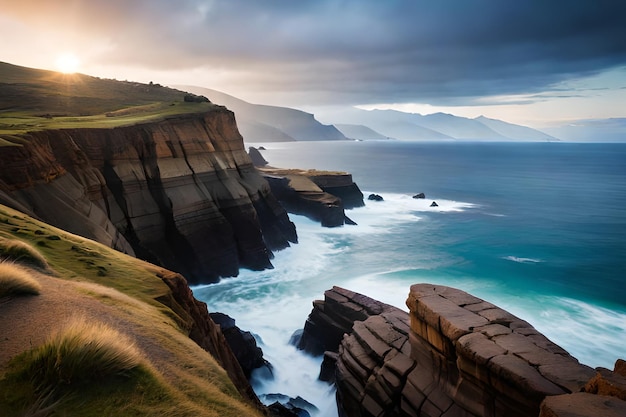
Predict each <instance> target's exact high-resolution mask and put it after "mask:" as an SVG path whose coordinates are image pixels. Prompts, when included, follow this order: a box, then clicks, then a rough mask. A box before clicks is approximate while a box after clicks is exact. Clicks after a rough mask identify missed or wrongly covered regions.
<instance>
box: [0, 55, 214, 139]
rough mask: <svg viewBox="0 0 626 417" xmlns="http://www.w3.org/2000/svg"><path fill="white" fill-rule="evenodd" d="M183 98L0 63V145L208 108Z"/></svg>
mask: <svg viewBox="0 0 626 417" xmlns="http://www.w3.org/2000/svg"><path fill="white" fill-rule="evenodd" d="M185 95H186V93H185V92H183V91H179V90H174V89H172V88H167V87H163V86H160V85H158V84H152V83H151V84H141V83H135V82H128V81H117V80H106V79H101V78H97V77H91V76H88V75H84V74H63V73H59V72H54V71H46V70H39V69H33V68H26V67H20V66H16V65H11V64H7V63H3V62H0V142H2V140H3V139H4V141H5V143H4V145H10V144H19V141H16V140H15V138H13V137H12V135H16V134H20V133H25V132H28V131H33V130H45V129H62V128H80V127H84V128H89V127H116V126H123V125H131V124H136V123H139V122H145V121H151V120H158V119H162V118H164V117H167V116H172V115H176V114H185V113H195V112H202V111H205V110H207V109H208V108H210V107H211V106H212V104H210V103H208V102H187V101H185ZM7 142H8V143H7ZM0 145H2V143H0Z"/></svg>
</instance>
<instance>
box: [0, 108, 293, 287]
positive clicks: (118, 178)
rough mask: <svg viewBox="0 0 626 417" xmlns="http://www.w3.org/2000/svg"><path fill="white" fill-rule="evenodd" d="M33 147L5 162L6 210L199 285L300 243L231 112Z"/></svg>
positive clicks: (66, 136) (85, 132)
mask: <svg viewBox="0 0 626 417" xmlns="http://www.w3.org/2000/svg"><path fill="white" fill-rule="evenodd" d="M25 139H26V140H27V141H26V142H25V144H24V145H23V146H20V147H18V146H16V147H5V148H3V150H2V153H0V164H1V165H2V169H1V170H0V202H2V203H4V204H7V205H9V206H13V207H15V208H17V209H20V210H26V211H27V212H28V214H31V215H34V216H35V217H39V218H41V219H43V220H44V221H47V222H49V223H51V224H53V225H55V226H58V227H61V228H63V229H66V230H68V231H70V232H74V233H77V234H80V235H82V236H85V237H88V238H91V239H94V240H97V241H99V242H101V243H104V244H106V245H108V246H111V247H114V248H116V249H119V250H121V251H124V252H127V253H131V254H135V255H137V256H138V257H140V258H143V259H146V260H149V261H151V262H154V263H158V264H160V265H163V266H165V267H167V268H169V269H172V270H176V271H179V272H181V273H183V274H184V275H185V276H186V277H187V279H188V280H189V281H190V282H191V283H198V282H215V281H217V280H218V279H219V277H224V276H236V275H237V273H238V270H239V268H240V267H245V268H250V269H264V268H268V267H271V263H270V259H271V257H272V250H280V249H282V248H285V247H287V246H288V245H289V242H296V241H297V237H296V232H295V227H294V225H293V224H292V223H291V222H290V221H289V219H288V217H287V214H286V212H285V211H284V209H283V208H282V207H281V206H280V204H279V203H278V202H277V201H276V199H275V198H274V197H273V195H272V194H271V191H270V188H269V186H268V184H267V182H266V181H265V180H264V179H263V178H262V177H261V176H260V175H259V174H258V172H257V171H256V170H255V168H254V167H253V165H252V162H251V161H250V158H249V157H248V155H247V153H246V151H245V149H244V147H243V140H242V138H241V135H240V134H239V132H238V131H237V127H236V125H235V120H234V116H233V114H232V112H230V111H228V110H227V109H225V108H224V107H220V106H216V107H215V108H214V109H213V110H211V111H210V112H207V113H203V114H191V115H183V116H176V117H171V118H167V119H165V120H162V121H158V122H152V123H146V124H140V125H134V126H127V127H119V128H113V129H64V130H57V131H41V132H32V133H29V134H28V135H25Z"/></svg>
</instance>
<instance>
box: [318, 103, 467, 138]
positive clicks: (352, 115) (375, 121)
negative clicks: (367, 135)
mask: <svg viewBox="0 0 626 417" xmlns="http://www.w3.org/2000/svg"><path fill="white" fill-rule="evenodd" d="M316 114H317V118H318V119H319V120H324V122H325V123H332V124H335V123H336V124H352V125H361V126H366V127H368V128H370V129H372V130H374V131H376V132H378V133H379V134H381V135H382V136H384V137H389V138H395V139H399V140H452V139H455V138H453V137H452V136H448V135H446V134H444V133H441V132H437V131H435V130H433V129H429V128H427V127H424V126H421V125H419V124H418V123H416V116H417V117H421V116H420V115H417V114H412V113H404V112H400V111H395V110H362V109H358V108H355V107H347V108H333V109H330V110H320V111H319V112H318V113H316ZM356 139H363V138H356Z"/></svg>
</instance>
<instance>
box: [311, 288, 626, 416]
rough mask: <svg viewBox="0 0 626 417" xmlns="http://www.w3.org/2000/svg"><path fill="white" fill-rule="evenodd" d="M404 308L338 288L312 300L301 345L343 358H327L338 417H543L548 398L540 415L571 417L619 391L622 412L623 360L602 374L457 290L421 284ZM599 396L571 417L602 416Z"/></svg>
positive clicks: (520, 322)
mask: <svg viewBox="0 0 626 417" xmlns="http://www.w3.org/2000/svg"><path fill="white" fill-rule="evenodd" d="M407 306H408V307H409V310H410V311H409V313H407V312H405V311H403V310H400V309H398V308H395V307H392V306H389V305H386V304H384V303H380V302H378V301H376V300H372V299H370V298H368V297H365V296H363V295H361V294H357V293H354V292H351V291H348V290H345V289H342V288H338V287H334V288H333V289H332V290H328V291H326V293H325V300H324V301H316V302H315V303H314V308H313V311H312V313H311V315H310V316H309V318H308V319H307V323H306V325H305V330H304V333H303V335H302V338H301V341H300V347H301V348H305V349H308V350H309V351H310V352H313V353H319V352H320V351H321V350H326V351H335V352H338V353H337V355H333V354H330V353H329V352H326V356H329V357H331V356H333V357H334V356H336V368H335V381H336V382H335V383H336V387H337V401H338V405H339V408H340V415H341V416H348V417H353V416H379V417H382V416H388V417H389V416H442V417H443V416H446V417H451V416H462V417H483V416H489V417H497V416H502V417H504V416H507V417H509V416H511V417H517V416H519V417H522V416H538V415H539V413H540V406H541V404H542V401H544V400H545V403H546V404H545V405H544V406H542V408H541V412H542V413H543V414H542V416H543V415H545V416H559V417H565V416H570V414H567V412H568V408H567V407H565V408H563V404H567V398H568V397H570V396H572V395H573V394H572V393H577V392H580V391H581V390H587V391H588V392H590V391H591V388H589V387H597V389H596V392H595V393H598V394H602V395H609V394H607V392H609V391H610V392H612V394H610V395H613V398H614V399H612V400H611V401H612V402H611V404H610V405H608V406H609V408H612V409H615V410H618V411H617V412H618V414H606V415H611V416H613V415H621V414H619V412H623V411H622V410H623V408H620V407H624V402H623V401H621V400H620V399H619V398H620V396H619V395H621V394H620V393H621V392H623V391H619V390H617V391H616V389H615V387H617V386H619V384H618V383H617V382H616V381H621V379H620V377H621V376H619V375H617V374H618V373H617V370H618V368H619V366H618V365H619V364H617V365H616V371H615V372H614V374H612V375H605V374H607V373H610V371H608V370H604V373H602V372H598V373H596V371H594V370H593V369H591V368H589V367H587V366H585V365H582V364H580V363H579V362H578V361H577V360H576V359H575V358H573V357H572V356H571V355H569V354H568V353H567V352H566V351H565V350H563V349H562V348H561V347H559V346H557V345H555V344H554V343H552V342H551V341H550V340H548V339H547V338H546V337H545V336H543V335H542V334H540V333H539V332H538V331H537V330H536V329H534V328H533V327H532V326H531V325H530V324H528V323H527V322H525V321H523V320H521V319H519V318H517V317H515V316H513V315H512V314H510V313H508V312H506V311H505V310H502V309H500V308H499V307H497V306H495V305H493V304H491V303H488V302H486V301H484V300H481V299H479V298H477V297H474V296H472V295H470V294H467V293H465V292H463V291H460V290H456V289H453V288H449V287H444V286H437V285H430V284H418V285H414V286H412V287H411V292H410V294H409V298H408V300H407ZM341 332H343V333H344V334H343V336H342V337H339V336H338V334H339V333H341ZM327 366H328V365H327ZM599 378H602V381H600V380H599ZM325 379H329V378H327V377H325ZM609 384H610V389H608V388H602V387H607V386H608V385H609ZM598 387H599V388H598ZM615 392H618V393H617V394H616V393H615ZM587 395H592V394H591V393H589V394H587ZM560 397H564V398H565V399H564V400H560V401H559V400H555V401H551V402H548V401H547V400H546V399H547V398H550V399H552V398H560ZM594 397H596V398H595V399H594V401H593V403H590V406H589V407H588V408H585V410H586V411H585V412H584V413H583V414H571V415H577V416H578V415H580V416H588V417H591V416H596V415H605V414H604V412H605V411H606V407H607V404H608V403H603V402H602V401H599V400H598V398H602V397H601V396H594ZM574 399H576V400H577V401H582V400H581V399H580V398H579V397H572V400H574ZM592 404H595V405H592ZM603 404H604V405H603ZM596 406H597V407H600V408H594V407H596ZM581 410H582V409H581ZM550 413H552V414H550Z"/></svg>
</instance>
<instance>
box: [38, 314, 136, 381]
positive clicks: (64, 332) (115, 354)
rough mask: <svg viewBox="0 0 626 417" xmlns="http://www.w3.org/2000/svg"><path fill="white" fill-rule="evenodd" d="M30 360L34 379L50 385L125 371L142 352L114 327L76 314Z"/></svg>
mask: <svg viewBox="0 0 626 417" xmlns="http://www.w3.org/2000/svg"><path fill="white" fill-rule="evenodd" d="M30 362H31V364H30V367H29V373H30V374H31V375H32V376H33V378H34V380H35V381H36V382H37V383H39V384H40V387H47V388H49V389H52V388H54V387H55V386H58V385H61V384H64V385H69V384H77V383H82V382H88V381H94V380H102V379H103V378H107V377H112V376H119V375H124V374H127V373H128V372H129V371H131V370H133V369H135V368H136V367H137V366H139V365H140V364H141V354H140V353H139V350H138V349H137V348H136V346H135V345H134V343H133V342H132V341H131V340H130V339H129V338H128V337H126V336H124V335H122V334H120V333H119V332H118V331H117V330H115V329H113V328H111V327H110V326H107V325H106V324H103V323H99V322H88V321H87V320H85V319H84V318H78V319H74V320H72V321H71V322H70V323H68V324H67V325H66V326H64V327H63V328H61V329H60V330H58V331H57V332H55V333H53V334H52V335H51V336H50V338H49V339H48V340H47V341H46V342H45V343H44V344H43V345H41V346H39V347H38V348H36V349H35V350H34V351H33V352H32V360H31V361H30Z"/></svg>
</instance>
